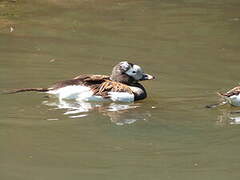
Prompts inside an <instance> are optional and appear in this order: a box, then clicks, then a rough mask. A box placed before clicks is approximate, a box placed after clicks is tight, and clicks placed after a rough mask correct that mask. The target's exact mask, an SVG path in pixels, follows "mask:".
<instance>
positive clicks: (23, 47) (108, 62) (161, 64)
mask: <svg viewBox="0 0 240 180" xmlns="http://www.w3.org/2000/svg"><path fill="white" fill-rule="evenodd" d="M10 6H12V8H13V9H14V10H16V11H14V12H11V13H13V15H12V16H11V17H7V15H8V14H7V15H6V13H5V12H3V11H2V13H0V17H1V21H0V22H1V23H2V26H1V29H0V31H1V34H0V74H1V75H0V82H1V83H0V90H6V89H12V88H21V87H45V86H48V85H51V84H52V83H54V82H56V81H59V80H63V79H69V78H72V77H74V76H76V75H78V74H84V73H97V74H108V73H110V71H111V69H112V67H113V65H115V64H116V63H117V62H118V61H120V60H122V59H128V60H131V61H132V62H134V63H136V64H140V65H141V66H142V67H143V68H144V70H145V72H146V73H150V74H153V75H155V76H156V77H157V80H155V81H149V82H144V83H143V84H144V86H145V87H146V89H147V91H148V95H149V97H148V98H147V99H145V100H143V101H139V102H136V103H133V104H119V103H90V104H88V103H87V104H76V102H62V103H63V104H61V103H59V102H57V101H56V100H54V99H46V98H45V97H44V95H43V94H40V93H23V94H15V95H1V103H0V107H1V108H0V112H1V118H0V142H1V150H0V151H1V152H0V178H1V179H3V180H15V179H16V180H21V179H22V180H26V179H34V180H40V179H44V180H54V179H57V180H61V179H62V180H66V179H71V180H74V179H85V180H87V179H104V180H106V179H111V180H112V179H115V180H117V179H132V180H133V179H136V180H139V179H147V178H148V179H151V180H153V179H174V180H175V179H183V180H187V179H189V180H191V179H193V178H194V179H199V180H202V179H219V180H220V179H222V180H225V179H239V176H240V173H239V166H240V158H239V149H240V145H239V141H240V136H239V131H240V125H239V123H240V120H239V117H240V114H238V111H240V109H238V108H232V107H229V106H225V107H221V108H217V109H206V108H204V106H205V105H206V104H211V103H215V102H217V97H216V94H215V92H216V91H218V90H220V91H224V90H227V89H228V88H231V87H233V86H235V85H237V84H238V83H239V65H240V60H239V57H240V44H239V38H240V34H239V32H240V31H239V30H240V13H239V12H240V2H239V1H238V0H228V1H226V0H216V1H213V2H212V1H207V0H202V1H199V0H180V1H179V0H170V1H167V0H162V1H160V0H139V1H137V0H133V1H126V0H114V1H109V0H102V1H97V0H89V1H87V0H86V1H80V0H71V1H67V0H61V1H55V0H51V1H50V0H49V1H46V0H44V1H41V2H39V1H35V0H34V1H27V0H25V1H17V2H16V3H13V4H12V5H10ZM2 9H4V8H2ZM4 13H5V14H4ZM14 13H16V15H14ZM10 15H11V14H10ZM3 22H4V23H3ZM6 24H7V25H6Z"/></svg>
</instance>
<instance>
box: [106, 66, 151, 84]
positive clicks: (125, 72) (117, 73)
mask: <svg viewBox="0 0 240 180" xmlns="http://www.w3.org/2000/svg"><path fill="white" fill-rule="evenodd" d="M151 79H154V76H151V75H149V74H146V73H144V72H143V69H142V68H141V67H140V66H138V65H136V64H132V63H129V62H127V61H122V62H120V63H118V64H117V65H116V66H114V68H113V71H112V74H111V80H113V81H117V82H121V83H124V84H129V85H131V84H135V83H137V82H138V81H143V80H151Z"/></svg>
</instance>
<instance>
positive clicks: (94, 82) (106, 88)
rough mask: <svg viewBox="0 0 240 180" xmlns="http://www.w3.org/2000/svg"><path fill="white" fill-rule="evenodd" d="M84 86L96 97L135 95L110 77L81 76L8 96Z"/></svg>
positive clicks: (15, 90)
mask: <svg viewBox="0 0 240 180" xmlns="http://www.w3.org/2000/svg"><path fill="white" fill-rule="evenodd" d="M73 85H83V86H88V87H90V89H91V90H92V91H93V94H94V95H99V96H103V97H105V98H107V97H108V92H128V93H131V94H132V93H133V92H132V90H131V89H130V88H129V87H128V86H127V85H125V84H123V83H120V82H115V81H111V80H110V77H109V76H106V75H80V76H77V77H75V78H73V79H70V80H65V81H60V82H57V83H56V84H54V85H53V86H51V87H49V88H22V89H14V90H11V91H7V92H6V93H8V94H14V93H19V92H27V91H37V92H48V91H51V90H56V89H59V88H63V87H66V86H73Z"/></svg>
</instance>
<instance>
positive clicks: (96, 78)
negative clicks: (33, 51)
mask: <svg viewBox="0 0 240 180" xmlns="http://www.w3.org/2000/svg"><path fill="white" fill-rule="evenodd" d="M107 80H110V76H106V75H91V74H90V75H79V76H77V77H75V78H73V79H70V80H65V81H60V82H57V83H56V84H54V85H53V86H51V87H50V88H49V89H51V90H55V89H59V88H62V87H66V86H74V85H84V86H89V87H91V86H99V85H100V84H102V83H104V82H106V81H107Z"/></svg>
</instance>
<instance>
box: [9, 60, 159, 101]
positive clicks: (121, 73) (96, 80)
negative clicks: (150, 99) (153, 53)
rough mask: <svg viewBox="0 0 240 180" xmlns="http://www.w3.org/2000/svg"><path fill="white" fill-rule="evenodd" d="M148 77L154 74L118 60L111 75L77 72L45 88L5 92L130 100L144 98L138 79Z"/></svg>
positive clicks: (144, 91) (81, 98)
mask: <svg viewBox="0 0 240 180" xmlns="http://www.w3.org/2000/svg"><path fill="white" fill-rule="evenodd" d="M150 79H154V77H153V76H151V75H149V74H145V73H144V72H143V70H142V68H141V67H140V66H138V65H135V64H132V63H129V62H127V61H122V62H120V63H118V64H117V65H116V66H114V68H113V71H112V74H111V76H106V75H80V76H77V77H75V78H73V79H70V80H66V81H61V82H58V83H56V84H54V85H53V86H51V87H49V88H23V89H16V90H13V91H10V92H9V93H18V92H25V91H38V92H45V93H48V94H53V95H56V96H57V97H58V98H59V99H77V100H85V101H99V100H107V99H110V100H112V101H122V102H132V101H136V100H141V99H144V98H146V97H147V93H146V90H145V88H144V87H143V86H142V85H141V84H140V83H139V81H143V80H150Z"/></svg>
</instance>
